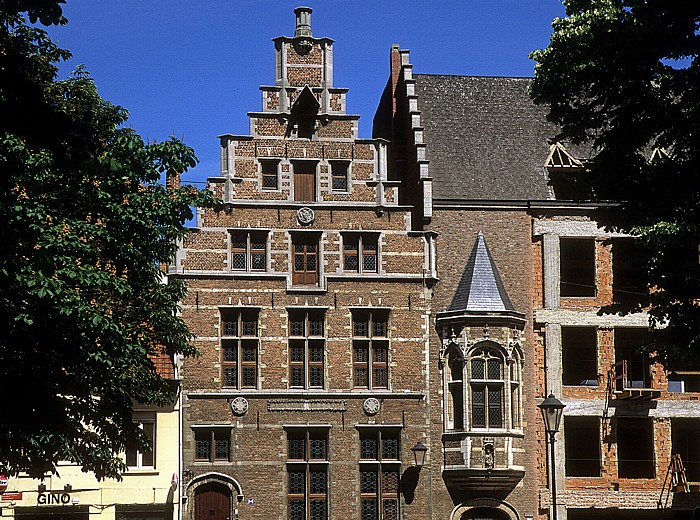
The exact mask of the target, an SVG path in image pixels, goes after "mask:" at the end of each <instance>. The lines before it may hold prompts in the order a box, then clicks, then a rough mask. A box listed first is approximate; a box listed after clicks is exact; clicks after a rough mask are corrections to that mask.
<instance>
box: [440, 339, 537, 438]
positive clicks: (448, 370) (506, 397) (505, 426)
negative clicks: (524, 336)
mask: <svg viewBox="0 0 700 520" xmlns="http://www.w3.org/2000/svg"><path fill="white" fill-rule="evenodd" d="M465 351H466V353H465ZM482 351H487V352H488V353H489V354H490V356H491V359H497V360H498V361H499V362H500V364H501V371H500V374H499V376H500V378H487V377H479V378H475V377H473V373H472V360H473V359H484V360H486V357H484V356H481V354H480V353H481V352H482ZM441 355H442V358H441V359H442V360H443V368H442V379H443V405H444V414H445V417H444V428H445V430H446V431H472V430H473V431H477V432H484V431H499V432H503V431H512V430H518V431H519V430H522V427H523V402H522V400H523V396H522V388H523V386H522V385H523V381H522V375H523V361H524V357H523V353H522V351H521V349H520V347H519V346H518V345H517V344H513V345H512V346H509V348H508V349H506V348H504V347H503V346H502V345H501V344H499V343H497V342H495V341H492V340H485V341H479V342H478V343H476V344H474V345H472V346H470V347H469V348H466V349H462V348H461V347H460V346H459V345H458V344H456V343H452V344H451V345H449V346H447V347H446V348H445V350H444V351H443V353H442V354H441ZM450 363H453V365H452V366H451V365H450ZM460 370H461V375H462V380H461V381H460V380H459V379H457V378H456V377H455V375H459V373H458V372H459V371H460ZM484 370H485V371H486V370H487V367H486V365H484ZM454 371H456V373H455V372H454ZM484 375H488V374H486V372H485V374H484ZM451 383H452V387H454V388H452V390H454V391H453V392H451V388H450V386H451ZM460 385H461V386H460ZM479 387H483V388H485V389H489V387H493V390H492V391H495V390H496V389H497V390H498V391H499V397H500V406H499V410H500V425H498V426H497V425H495V424H491V422H490V421H489V420H488V407H489V406H488V400H487V399H486V400H485V402H484V403H483V408H484V421H485V422H483V423H482V422H481V421H479V425H475V424H474V422H475V421H474V410H475V408H474V401H473V399H474V389H475V388H479ZM460 388H461V396H460V392H459V390H460ZM486 395H488V390H486ZM455 396H456V398H457V399H458V401H457V402H454V399H455ZM460 398H461V402H460V401H459V399H460ZM460 406H461V408H460ZM460 409H461V412H462V417H463V418H462V427H461V428H460V424H459V422H458V421H457V419H458V417H457V416H456V415H455V414H456V413H457V414H458V413H459V411H460ZM450 411H452V416H451V417H450ZM496 424H498V423H496Z"/></svg>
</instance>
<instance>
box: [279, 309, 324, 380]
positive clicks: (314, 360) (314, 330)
mask: <svg viewBox="0 0 700 520" xmlns="http://www.w3.org/2000/svg"><path fill="white" fill-rule="evenodd" d="M326 311H327V308H326V307H288V308H287V318H288V338H287V352H288V362H289V378H288V381H289V388H300V389H304V390H324V389H325V388H326V381H327V377H326V330H327V329H326ZM295 315H296V316H299V317H301V318H302V319H301V320H300V319H296V320H293V317H294V316H295ZM312 318H316V319H312ZM293 321H294V322H296V324H294V323H293ZM299 322H301V323H302V329H303V330H299V329H298V327H299V325H298V323H299ZM319 323H320V325H319ZM319 326H320V327H321V330H319V329H318V327H319ZM295 327H296V328H295ZM318 332H320V334H319V333H318ZM319 354H320V357H319ZM299 377H301V382H299ZM319 377H320V378H321V383H320V384H318V383H317V381H318V378H319Z"/></svg>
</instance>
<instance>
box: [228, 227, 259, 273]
mask: <svg viewBox="0 0 700 520" xmlns="http://www.w3.org/2000/svg"><path fill="white" fill-rule="evenodd" d="M266 256H267V232H266V231H235V232H233V233H231V267H232V269H233V270H234V271H264V270H265V268H266V260H265V258H266Z"/></svg>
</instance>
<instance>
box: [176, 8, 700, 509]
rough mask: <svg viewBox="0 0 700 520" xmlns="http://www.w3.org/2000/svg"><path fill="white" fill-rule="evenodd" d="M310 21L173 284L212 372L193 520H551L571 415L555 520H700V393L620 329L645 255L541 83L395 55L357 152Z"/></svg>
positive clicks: (195, 379)
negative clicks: (547, 107)
mask: <svg viewBox="0 0 700 520" xmlns="http://www.w3.org/2000/svg"><path fill="white" fill-rule="evenodd" d="M295 14H296V30H295V33H294V36H293V37H278V38H276V39H274V40H273V41H274V44H275V46H274V78H275V81H274V85H271V86H263V87H261V88H260V90H261V92H262V108H261V110H260V111H256V112H250V113H249V114H248V116H249V118H250V135H245V136H236V135H228V134H226V135H222V136H220V141H221V171H220V174H219V176H217V177H213V178H210V179H209V180H208V184H209V187H210V188H211V189H212V190H214V191H215V192H216V193H217V194H218V195H219V197H220V198H221V199H222V200H223V202H224V205H223V209H222V210H221V211H213V210H206V211H202V212H200V213H199V214H198V218H197V230H196V233H194V234H192V235H191V236H190V237H189V238H188V240H187V242H186V243H184V244H182V247H181V248H180V252H179V254H178V257H177V259H176V263H175V264H174V265H173V266H171V267H170V272H169V275H170V276H171V277H178V278H181V279H184V280H186V282H187V284H188V286H189V289H190V291H189V295H188V298H187V300H186V301H184V302H183V304H182V315H183V317H184V319H186V320H187V322H188V323H189V324H190V326H191V328H192V330H193V331H194V333H195V335H196V339H195V341H196V344H197V347H198V348H199V350H200V351H201V353H202V355H201V357H199V358H195V359H189V360H186V361H185V362H184V364H183V366H182V372H181V373H182V375H183V406H182V414H183V433H182V438H183V442H182V458H183V460H182V465H183V474H182V479H181V481H182V487H183V497H184V499H185V504H184V507H183V518H186V519H188V520H189V519H193V520H200V519H202V518H204V517H207V518H211V519H212V520H217V519H226V518H260V519H278V518H279V519H283V518H293V519H301V518H310V519H321V518H334V519H345V518H358V519H381V520H392V519H399V518H401V519H404V520H408V519H424V518H432V519H449V520H469V519H494V520H504V519H509V520H527V519H535V518H538V519H544V518H548V517H549V516H550V507H551V503H550V502H551V501H550V496H551V494H550V487H549V478H550V471H549V469H550V468H548V464H547V462H546V461H547V457H546V453H547V451H546V449H547V445H546V444H545V437H544V431H543V426H542V421H541V418H540V412H539V410H538V409H537V404H538V403H540V402H541V400H542V399H543V398H544V396H545V395H547V394H549V393H554V394H555V395H556V396H558V397H559V398H560V399H561V400H562V401H563V402H564V404H565V405H566V408H565V417H564V420H563V426H562V430H561V432H560V433H559V434H558V436H557V440H558V442H557V443H556V444H555V447H556V455H557V460H558V461H560V466H559V467H558V468H557V473H556V479H557V489H558V491H559V493H558V495H557V496H558V518H561V519H564V518H571V519H573V520H575V519H580V518H592V519H596V518H610V519H615V518H660V517H661V516H662V515H667V516H668V517H672V518H685V517H688V518H689V517H690V512H691V511H692V508H693V506H694V505H695V504H696V503H697V504H698V505H700V500H697V495H696V494H694V493H673V492H672V491H674V490H671V492H669V489H670V488H668V487H666V488H665V487H664V479H665V477H666V476H667V473H666V472H667V469H668V468H669V465H670V463H671V460H672V454H675V453H681V454H682V458H683V460H684V461H686V466H687V470H688V471H687V475H688V476H689V477H690V479H691V480H693V479H695V480H698V481H700V476H697V477H696V476H695V475H696V474H697V473H698V471H696V470H699V469H700V453H698V451H700V450H698V449H696V448H695V446H694V444H693V439H694V438H695V437H696V436H697V433H698V432H699V431H700V408H699V407H698V397H700V394H698V393H696V391H697V390H700V386H699V385H698V381H697V376H696V375H694V374H689V373H682V372H678V373H675V374H670V375H669V374H666V373H665V372H664V371H663V370H662V368H661V367H659V366H656V365H653V364H651V363H649V362H648V360H647V359H645V358H643V357H641V356H640V355H638V354H637V353H636V348H637V346H639V345H640V344H641V343H642V342H643V341H644V333H645V330H646V326H647V319H646V316H645V315H644V314H643V313H642V314H638V315H629V316H624V317H620V316H617V315H614V314H601V313H600V312H599V311H600V310H601V308H603V307H604V306H606V305H609V304H611V303H613V302H615V301H617V300H619V298H628V297H634V294H635V293H637V292H638V291H640V290H643V289H642V288H640V287H638V284H636V283H635V277H634V274H635V269H636V266H635V263H634V251H633V247H634V246H633V240H632V239H631V238H630V237H625V236H621V235H615V234H611V233H608V232H605V231H603V230H602V229H600V228H599V227H598V226H597V225H596V223H595V222H594V221H592V220H591V218H590V215H591V211H592V210H593V209H594V208H595V206H594V205H593V204H589V203H575V202H572V200H571V198H572V196H571V193H570V190H571V189H576V187H577V186H578V184H577V182H576V179H579V178H580V176H581V164H582V163H581V161H582V160H583V157H575V154H574V153H572V152H576V151H575V150H573V149H570V150H567V148H565V147H564V146H562V145H561V144H559V143H554V144H552V143H550V141H549V139H550V138H551V136H553V135H555V133H556V132H555V129H554V128H553V127H551V126H550V125H549V124H548V123H547V122H546V119H545V112H544V111H543V110H542V109H541V108H538V107H535V106H534V105H533V104H532V103H531V101H530V99H529V97H528V95H527V87H528V84H529V80H528V79H527V78H482V77H459V76H439V75H414V74H413V67H412V65H411V63H410V58H409V52H408V51H406V50H402V49H400V48H399V47H398V46H394V47H393V48H392V49H391V53H390V74H389V81H388V83H387V87H386V89H385V91H384V93H383V94H382V97H381V101H380V105H379V108H378V110H377V113H376V114H375V116H374V121H373V136H374V137H373V138H372V139H359V138H358V131H357V128H358V126H357V125H358V119H359V116H356V115H349V114H347V113H346V110H345V107H346V104H345V100H346V95H347V89H344V88H339V87H334V86H333V43H334V42H333V41H332V40H330V39H328V38H318V37H314V36H313V34H312V30H311V24H310V15H311V9H309V8H298V9H296V10H295ZM577 153H578V154H579V155H580V152H577ZM572 179H573V182H572ZM560 180H564V181H565V182H563V183H562V182H559V181H560ZM567 190H569V192H567ZM419 443H422V444H423V445H425V446H426V447H427V457H426V461H425V465H424V466H423V467H422V468H419V467H416V464H415V463H414V456H413V454H412V448H413V447H416V446H417V447H420V444H419ZM690 489H691V490H692V489H694V488H693V487H690ZM664 493H665V494H664ZM659 497H665V499H664V500H662V502H661V505H662V506H663V507H658V508H657V506H658V503H659V502H658V501H659ZM684 515H685V516H684Z"/></svg>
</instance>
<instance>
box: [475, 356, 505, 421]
mask: <svg viewBox="0 0 700 520" xmlns="http://www.w3.org/2000/svg"><path fill="white" fill-rule="evenodd" d="M469 366H470V391H471V425H472V427H474V428H503V386H504V385H503V383H504V380H503V358H501V357H500V356H499V355H498V354H497V353H496V352H495V351H492V350H491V349H479V350H476V351H474V353H473V354H472V356H471V357H470V360H469Z"/></svg>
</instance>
